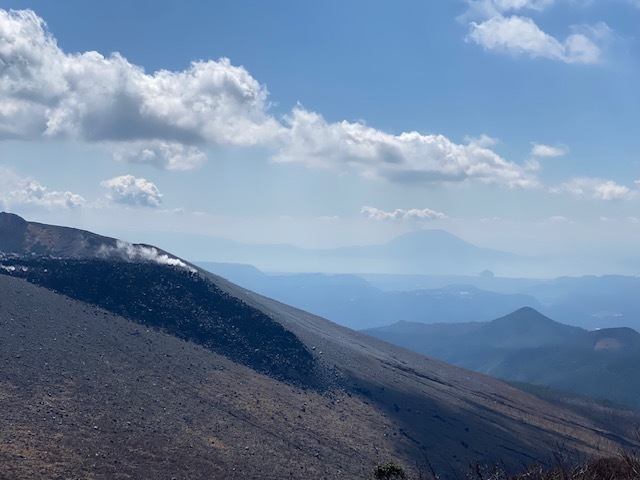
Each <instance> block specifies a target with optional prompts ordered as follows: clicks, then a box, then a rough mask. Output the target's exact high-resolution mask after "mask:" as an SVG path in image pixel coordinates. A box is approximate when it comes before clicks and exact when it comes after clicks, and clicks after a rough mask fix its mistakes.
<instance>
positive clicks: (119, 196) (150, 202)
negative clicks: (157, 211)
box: [100, 175, 162, 207]
mask: <svg viewBox="0 0 640 480" xmlns="http://www.w3.org/2000/svg"><path fill="white" fill-rule="evenodd" d="M100 185H102V186H103V187H105V188H108V189H109V195H108V196H109V198H110V199H111V200H112V201H114V202H116V203H122V204H125V205H134V206H137V205H142V206H145V207H158V206H160V203H161V202H162V194H161V193H160V191H159V190H158V187H156V186H155V184H153V183H152V182H149V181H148V180H146V179H144V178H136V177H134V176H133V175H122V176H120V177H115V178H112V179H110V180H105V181H103V182H101V183H100Z"/></svg>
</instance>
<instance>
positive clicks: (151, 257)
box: [98, 240, 196, 273]
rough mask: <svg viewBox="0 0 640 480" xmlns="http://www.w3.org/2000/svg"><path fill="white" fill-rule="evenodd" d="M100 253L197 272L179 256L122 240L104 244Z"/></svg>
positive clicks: (130, 260)
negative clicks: (112, 244) (111, 245)
mask: <svg viewBox="0 0 640 480" xmlns="http://www.w3.org/2000/svg"><path fill="white" fill-rule="evenodd" d="M98 255H99V256H103V257H111V256H116V257H119V258H122V259H123V260H127V261H129V262H153V263H157V264H160V265H170V266H172V267H179V268H184V269H185V270H188V271H190V272H191V273H196V269H195V268H193V267H190V266H189V265H187V264H186V263H185V262H183V261H182V260H180V259H179V258H175V257H171V256H169V255H167V254H166V253H160V252H158V250H157V249H156V248H154V247H146V246H144V245H133V244H131V243H128V242H123V241H121V240H118V241H117V243H116V247H108V246H106V245H102V246H101V247H100V249H99V250H98Z"/></svg>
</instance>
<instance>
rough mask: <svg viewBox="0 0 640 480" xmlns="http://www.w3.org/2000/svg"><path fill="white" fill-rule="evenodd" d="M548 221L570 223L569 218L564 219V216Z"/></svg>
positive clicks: (556, 216) (553, 217)
mask: <svg viewBox="0 0 640 480" xmlns="http://www.w3.org/2000/svg"><path fill="white" fill-rule="evenodd" d="M547 221H549V222H551V223H570V222H569V219H568V218H567V217H563V216H562V215H554V216H552V217H549V218H548V219H547Z"/></svg>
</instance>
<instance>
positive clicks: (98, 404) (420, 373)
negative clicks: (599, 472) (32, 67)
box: [0, 214, 636, 479]
mask: <svg viewBox="0 0 640 480" xmlns="http://www.w3.org/2000/svg"><path fill="white" fill-rule="evenodd" d="M78 245H79V246H78ZM0 252H3V253H2V255H1V258H0V328H1V329H2V332H3V342H2V348H1V349H0V364H1V365H4V367H3V372H2V374H3V376H2V381H0V411H2V412H3V422H4V423H3V425H2V428H1V429H0V476H1V477H3V478H44V477H46V478H56V477H59V478H105V479H107V478H109V479H111V478H141V477H146V478H172V477H175V478H183V477H186V478H203V479H204V478H207V479H212V478H213V479H215V478H220V479H222V478H224V479H227V478H243V479H244V478H247V479H250V478H262V479H269V478H272V479H280V478H301V479H302V478H305V479H306V478H336V479H337V478H350V479H356V478H357V479H361V478H366V476H367V475H368V474H369V472H371V468H372V466H373V465H375V464H376V463H379V462H380V461H384V460H387V459H390V458H392V459H397V460H398V461H400V462H402V463H404V464H405V465H408V466H413V465H416V463H417V462H424V461H425V455H426V456H427V457H428V459H429V461H430V462H431V464H432V465H433V466H434V467H435V468H436V469H438V471H442V472H446V473H445V476H456V475H458V476H459V475H461V472H462V471H464V470H465V469H466V468H467V465H468V464H469V462H470V461H471V462H473V461H475V460H481V461H486V462H492V461H502V462H504V463H505V464H506V465H511V466H515V467H519V466H521V465H522V464H523V463H530V462H531V461H535V460H539V461H542V462H545V461H546V460H548V459H550V458H551V456H552V453H551V452H550V451H549V445H562V448H564V449H565V450H566V454H567V455H569V456H571V455H576V454H582V455H607V454H611V453H615V452H616V451H617V450H618V449H619V448H621V447H629V446H631V445H634V444H635V441H636V438H635V437H634V436H633V431H632V430H633V429H632V428H631V427H632V425H633V423H634V421H635V419H634V418H635V417H633V415H632V414H631V413H628V412H624V411H619V410H612V411H609V412H607V414H606V415H602V412H600V411H598V410H594V409H589V408H587V406H585V405H583V406H582V408H580V409H576V408H575V407H571V406H569V405H561V404H558V403H550V402H548V401H545V400H541V399H540V398H538V397H535V396H533V395H531V394H528V393H525V392H523V391H521V390H519V389H516V388H514V387H512V386H509V385H507V384H505V383H502V382H500V381H498V380H495V379H492V378H490V377H487V376H484V375H481V374H478V373H474V372H471V371H469V370H465V369H461V368H458V367H455V366H451V365H449V364H446V363H444V362H441V361H439V360H434V359H429V358H427V357H424V356H422V355H419V354H417V353H412V352H409V351H407V350H405V349H403V348H400V347H396V346H393V345H391V344H388V343H386V342H382V341H380V340H377V339H375V338H373V337H371V336H368V335H365V334H363V333H358V332H355V331H353V330H349V329H347V328H344V327H340V326H338V325H336V324H334V323H331V322H329V321H327V320H324V319H322V318H319V317H317V316H314V315H311V314H308V313H305V312H303V311H300V310H297V309H295V308H292V307H289V306H286V305H284V304H281V303H279V302H277V301H274V300H270V299H268V298H266V297H262V296H260V295H257V294H255V293H252V292H250V291H247V290H246V289H244V288H241V287H238V286H236V285H234V284H232V283H229V282H228V281H226V280H224V279H222V278H220V277H218V276H215V275H212V274H210V273H208V272H206V271H204V270H202V269H199V268H197V267H195V266H194V265H191V264H189V263H188V262H186V261H184V260H182V259H179V258H177V257H175V256H173V255H170V254H167V253H165V252H162V251H160V250H158V249H155V248H154V247H151V246H146V245H131V244H128V243H125V242H120V241H117V240H115V239H105V238H104V237H100V236H97V235H94V234H91V233H89V232H81V231H77V230H73V229H59V228H57V227H48V226H46V225H41V224H32V223H29V222H24V221H23V220H22V219H20V218H16V217H15V216H11V215H7V214H0Z"/></svg>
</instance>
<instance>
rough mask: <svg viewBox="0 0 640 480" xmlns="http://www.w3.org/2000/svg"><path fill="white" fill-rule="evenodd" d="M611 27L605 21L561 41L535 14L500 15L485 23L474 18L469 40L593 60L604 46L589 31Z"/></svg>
mask: <svg viewBox="0 0 640 480" xmlns="http://www.w3.org/2000/svg"><path fill="white" fill-rule="evenodd" d="M607 29H608V27H607V26H606V25H605V24H600V26H598V27H591V28H590V29H586V28H585V29H583V30H584V33H573V34H571V35H569V36H568V37H567V38H566V39H565V40H564V41H559V40H557V39H556V38H554V37H553V36H551V35H549V34H548V33H545V32H544V31H542V30H541V29H540V28H539V27H538V25H536V23H535V22H534V21H533V20H532V19H531V18H528V17H521V16H516V15H513V16H510V17H504V16H502V15H496V16H493V17H491V18H489V19H488V20H485V21H483V22H481V23H476V22H471V25H470V32H469V34H468V36H467V40H469V41H473V42H475V43H477V44H478V45H480V46H482V47H484V48H485V49H487V50H496V51H499V52H504V53H510V54H513V55H521V54H527V55H529V56H531V57H533V58H537V57H540V58H549V59H552V60H558V61H562V62H565V63H585V64H590V63H597V62H598V61H599V60H600V54H601V48H600V47H599V46H598V45H597V44H596V42H595V41H594V40H593V39H592V38H590V37H589V36H588V35H587V33H589V32H590V33H591V37H596V36H597V37H601V36H602V35H603V34H604V32H605V31H606V30H607ZM596 33H597V34H598V35H596Z"/></svg>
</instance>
